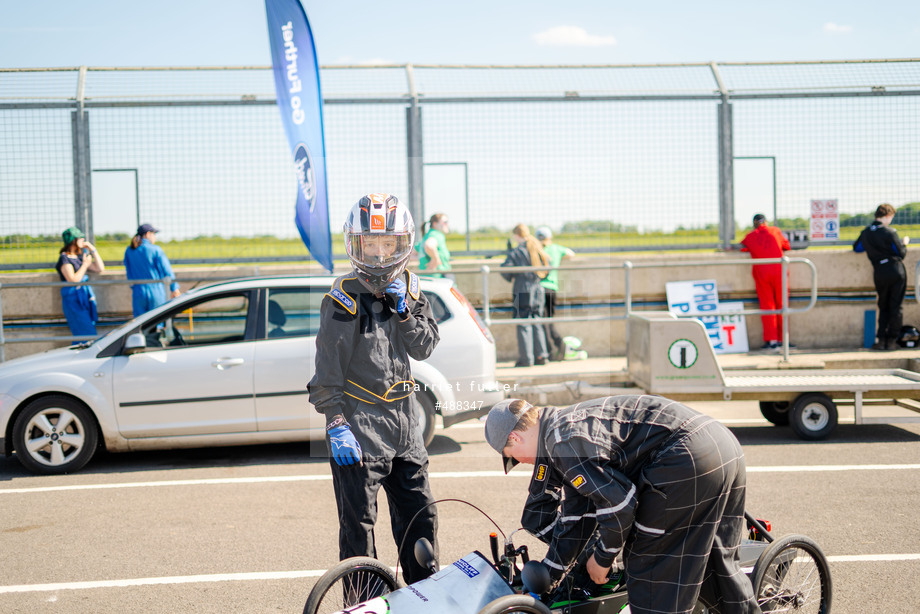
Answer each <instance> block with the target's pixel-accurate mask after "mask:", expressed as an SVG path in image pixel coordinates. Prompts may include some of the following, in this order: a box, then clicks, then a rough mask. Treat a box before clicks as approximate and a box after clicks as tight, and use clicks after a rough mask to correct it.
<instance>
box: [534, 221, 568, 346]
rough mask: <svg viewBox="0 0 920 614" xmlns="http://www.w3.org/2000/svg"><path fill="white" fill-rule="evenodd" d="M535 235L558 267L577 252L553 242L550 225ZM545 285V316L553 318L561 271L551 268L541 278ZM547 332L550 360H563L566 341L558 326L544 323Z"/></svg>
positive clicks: (551, 260)
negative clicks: (557, 328) (563, 339)
mask: <svg viewBox="0 0 920 614" xmlns="http://www.w3.org/2000/svg"><path fill="white" fill-rule="evenodd" d="M534 236H535V237H537V240H538V241H540V242H541V243H542V244H543V251H544V252H546V255H547V256H549V263H550V265H551V266H553V267H558V266H559V265H560V264H562V261H563V260H568V259H569V258H571V257H572V256H574V255H575V252H573V251H572V250H570V249H569V248H568V247H563V246H561V245H558V244H556V243H553V231H552V230H550V227H549V226H540V227H538V228H537V229H536V230H535V231H534ZM540 285H541V286H543V294H544V301H543V317H545V318H552V317H554V316H555V315H556V294H557V293H558V292H559V271H557V270H556V269H551V270H550V272H549V273H547V274H546V277H544V278H543V279H541V280H540ZM543 331H544V332H545V333H546V349H547V350H548V351H549V359H550V360H562V359H563V358H564V357H565V343H564V342H563V341H562V335H560V334H559V331H557V330H556V326H555V325H554V324H553V323H552V322H550V323H547V324H544V325H543Z"/></svg>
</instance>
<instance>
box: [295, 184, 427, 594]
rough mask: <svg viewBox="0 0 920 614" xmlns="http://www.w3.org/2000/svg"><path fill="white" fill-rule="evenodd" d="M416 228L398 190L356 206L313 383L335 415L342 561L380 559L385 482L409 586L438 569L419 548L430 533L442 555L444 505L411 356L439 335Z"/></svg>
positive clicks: (324, 318)
mask: <svg viewBox="0 0 920 614" xmlns="http://www.w3.org/2000/svg"><path fill="white" fill-rule="evenodd" d="M414 230H415V226H414V224H413V222H412V217H411V215H410V214H409V212H408V210H407V209H406V207H405V206H404V205H402V204H401V203H399V201H398V200H397V199H396V197H395V196H390V195H388V194H369V195H367V196H365V197H363V198H362V199H361V200H360V201H358V203H357V204H355V206H354V207H353V208H352V211H351V213H350V214H349V216H348V219H347V221H346V223H345V242H346V250H347V252H348V255H349V258H350V259H351V261H352V264H353V266H354V273H353V274H350V275H345V276H343V277H339V278H338V279H336V280H335V282H334V284H333V286H332V288H331V289H330V290H329V292H328V293H327V294H326V296H325V297H323V303H322V306H321V310H320V314H321V315H320V327H319V332H318V334H317V337H316V372H315V374H314V376H313V378H312V379H311V380H310V383H309V384H308V390H309V393H310V402H311V403H312V404H313V406H314V407H315V408H316V410H317V411H318V412H320V413H322V414H324V415H325V417H326V424H327V426H326V431H327V436H328V443H329V448H330V452H331V459H330V465H331V467H332V483H333V489H334V490H335V499H336V506H337V508H338V514H339V520H340V529H339V557H340V559H345V558H348V557H352V556H372V557H375V556H376V546H375V543H374V524H375V522H376V519H377V492H378V490H379V488H380V487H381V486H383V488H384V491H385V492H386V494H387V499H388V502H389V507H390V522H391V526H392V530H393V537H394V539H395V540H396V545H397V547H399V546H400V545H401V544H403V543H405V546H404V547H403V549H402V551H401V552H400V564H401V565H402V567H403V577H404V578H405V580H406V582H407V583H410V584H411V583H412V582H416V581H418V580H421V579H423V578H425V577H427V576H429V575H430V572H428V571H427V570H426V569H424V568H423V567H422V566H421V565H419V564H418V563H417V562H416V561H415V557H414V555H413V546H414V545H415V542H416V541H417V540H418V539H419V538H421V537H424V538H427V539H428V540H429V541H430V542H431V543H432V544H433V545H434V546H435V551H436V552H437V539H436V533H437V511H436V509H435V506H434V505H431V503H432V502H433V501H434V498H433V497H432V495H431V489H430V487H429V484H428V452H427V451H426V450H425V445H424V442H423V440H422V431H421V427H420V424H419V413H418V412H419V408H418V406H417V403H418V402H417V401H416V399H415V395H414V381H413V380H412V374H411V371H410V367H409V357H412V358H414V359H416V360H424V359H425V358H427V357H428V356H429V355H430V354H431V352H432V350H434V348H435V346H436V345H437V343H438V341H439V339H440V337H439V335H438V326H437V323H436V322H435V320H434V317H433V316H432V312H431V306H430V305H429V303H428V301H427V299H426V298H425V295H424V294H422V292H421V291H420V290H419V280H418V277H417V276H416V275H414V274H412V273H411V272H409V271H406V270H405V267H406V262H407V261H408V258H409V253H410V252H411V250H412V246H413V244H414V241H413V239H414ZM416 513H419V515H418V517H417V518H416V519H415V521H414V522H413V523H412V525H411V528H410V527H409V526H408V525H409V522H410V521H411V520H412V518H413V516H414V515H415V514H416ZM404 540H405V541H404Z"/></svg>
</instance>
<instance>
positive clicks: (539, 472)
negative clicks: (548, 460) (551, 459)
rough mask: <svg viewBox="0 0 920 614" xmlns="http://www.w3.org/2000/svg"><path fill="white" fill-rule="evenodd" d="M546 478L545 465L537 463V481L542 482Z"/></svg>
mask: <svg viewBox="0 0 920 614" xmlns="http://www.w3.org/2000/svg"><path fill="white" fill-rule="evenodd" d="M545 479H546V465H539V466H538V467H537V481H538V482H542V481H543V480H545Z"/></svg>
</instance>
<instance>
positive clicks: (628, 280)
mask: <svg viewBox="0 0 920 614" xmlns="http://www.w3.org/2000/svg"><path fill="white" fill-rule="evenodd" d="M757 264H758V265H760V264H781V265H782V268H783V273H782V277H783V290H784V292H783V295H784V297H785V298H784V301H783V308H782V309H778V310H772V311H767V310H762V309H745V310H743V311H732V312H723V311H714V312H709V313H708V314H707V315H713V316H716V315H726V314H729V313H730V314H731V315H765V314H781V315H783V316H787V315H790V314H794V313H804V312H806V311H809V310H810V309H812V308H813V307H814V306H815V304H816V303H817V297H818V277H817V269H816V268H815V265H814V263H812V262H811V261H810V260H808V259H807V258H791V257H783V258H763V259H759V260H758V261H757ZM790 264H805V265H806V266H808V267H809V269H810V271H811V287H810V299H809V302H808V304H807V305H806V306H804V307H798V308H790V307H789V303H788V292H786V290H787V289H788V288H787V283H788V282H787V280H788V275H787V272H788V267H789V265H790ZM702 266H745V267H750V266H751V260H750V259H749V258H738V259H733V260H720V261H692V260H682V261H680V262H674V263H665V262H662V263H644V262H643V263H633V262H631V261H629V260H627V261H624V262H622V263H619V264H611V263H604V264H595V265H590V264H583V265H561V266H556V267H551V266H544V267H501V268H500V269H494V268H492V267H489V266H488V265H484V266H482V267H480V268H479V269H471V270H462V269H458V270H454V271H452V273H454V274H456V275H481V276H482V316H483V319H484V320H485V322H486V324H487V325H489V326H491V325H493V324H494V325H505V324H542V323H547V322H551V323H564V322H588V321H615V320H627V319H628V318H629V315H630V314H631V313H633V307H632V305H633V285H632V276H633V274H634V271H635V270H641V269H656V268H689V267H702ZM537 270H541V271H544V270H559V271H586V270H597V271H608V272H609V273H610V274H612V273H613V271H616V270H619V271H622V273H623V275H624V301H625V310H624V311H623V312H622V313H612V312H611V313H607V314H595V315H581V316H577V315H574V316H557V317H554V318H528V319H520V318H517V319H516V318H510V319H492V316H491V314H492V298H491V297H492V290H491V285H490V279H489V278H490V274H491V273H494V272H502V273H518V272H527V271H537ZM236 277H237V276H226V277H208V276H205V277H197V278H181V279H179V281H181V282H183V283H189V282H192V283H201V282H208V283H211V282H216V281H225V280H228V279H235V278H236ZM141 283H162V281H160V280H136V281H134V280H127V279H95V280H91V281H89V282H79V283H69V282H31V283H7V284H2V283H0V362H2V361H4V360H6V352H5V347H6V344H8V343H43V342H52V343H58V342H60V343H70V342H73V341H88V340H90V339H92V338H93V337H85V336H84V337H76V336H69V335H58V336H42V337H38V336H30V337H14V338H7V336H6V335H5V333H4V328H3V321H2V320H3V300H2V295H3V292H2V291H3V290H7V289H13V288H29V287H51V288H60V287H62V286H81V285H92V286H96V287H99V286H117V285H135V284H141ZM686 317H694V316H686ZM788 326H789V323H788V318H786V317H784V318H783V333H784V334H783V339H784V340H785V339H788V338H789V334H788V333H789V330H788ZM627 342H628V337H627ZM787 344H788V342H784V347H783V357H784V360H788V358H789V348H788V346H787Z"/></svg>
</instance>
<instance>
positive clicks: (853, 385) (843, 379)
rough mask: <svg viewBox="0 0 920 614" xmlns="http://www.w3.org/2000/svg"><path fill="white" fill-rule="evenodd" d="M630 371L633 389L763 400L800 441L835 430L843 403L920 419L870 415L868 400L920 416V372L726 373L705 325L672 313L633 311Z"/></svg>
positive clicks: (858, 418)
mask: <svg viewBox="0 0 920 614" xmlns="http://www.w3.org/2000/svg"><path fill="white" fill-rule="evenodd" d="M628 335H629V338H628V339H629V343H628V349H627V369H628V373H629V378H630V380H631V382H632V383H633V385H634V386H636V387H638V388H640V389H642V390H644V391H645V392H647V393H649V394H658V395H662V396H666V397H668V398H672V399H675V400H678V401H718V400H724V401H732V400H736V401H740V400H751V401H759V403H760V411H761V413H762V414H763V416H764V418H766V419H767V420H768V421H769V422H771V423H773V424H776V425H789V426H790V427H791V428H792V430H793V431H794V432H795V433H796V435H798V436H799V437H801V438H802V439H808V440H817V439H823V438H825V437H827V436H828V435H830V433H831V432H832V431H833V430H834V429H835V428H836V427H837V422H838V411H837V408H838V406H850V405H851V406H852V407H853V411H854V417H855V422H856V424H895V423H909V422H920V415H917V416H893V417H887V418H882V417H865V416H863V406H864V405H867V404H885V405H898V406H900V407H904V408H907V409H910V410H912V411H913V412H915V413H917V414H920V402H918V400H920V373H915V372H913V371H908V370H906V369H749V370H738V371H729V372H728V373H726V372H724V371H723V370H722V367H721V366H720V365H719V363H718V361H717V360H716V355H715V352H714V351H713V348H712V344H711V343H710V341H709V336H708V334H707V332H706V329H705V327H704V326H703V324H702V323H701V322H700V321H699V320H696V319H681V318H677V317H676V316H674V314H671V313H668V312H638V313H635V312H634V313H632V314H630V316H629V323H628Z"/></svg>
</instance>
